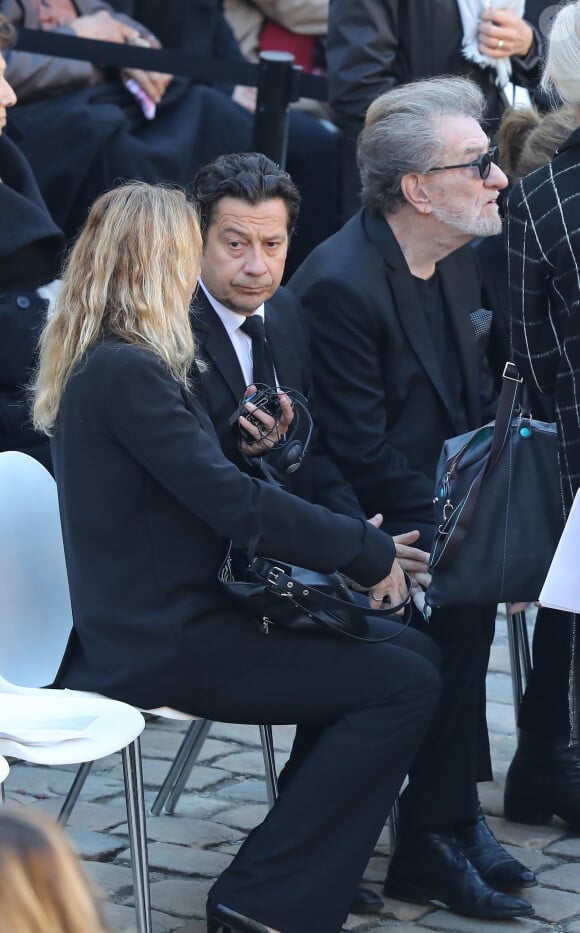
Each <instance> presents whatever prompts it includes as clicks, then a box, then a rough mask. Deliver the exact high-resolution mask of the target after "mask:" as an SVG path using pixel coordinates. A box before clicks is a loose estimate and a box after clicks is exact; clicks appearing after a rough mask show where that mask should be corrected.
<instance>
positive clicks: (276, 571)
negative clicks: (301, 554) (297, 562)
mask: <svg viewBox="0 0 580 933" xmlns="http://www.w3.org/2000/svg"><path fill="white" fill-rule="evenodd" d="M284 573H285V571H284V570H283V569H282V567H270V570H269V571H268V574H267V576H266V579H267V581H268V583H277V582H278V580H279V579H280V577H281V576H283V574H284Z"/></svg>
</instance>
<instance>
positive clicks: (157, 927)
mask: <svg viewBox="0 0 580 933" xmlns="http://www.w3.org/2000/svg"><path fill="white" fill-rule="evenodd" d="M105 917H106V919H107V921H108V924H109V926H110V928H111V930H114V931H115V933H137V924H136V919H135V908H134V907H127V906H125V905H123V904H107V905H106V907H105ZM176 922H177V921H176V919H175V917H172V916H170V914H162V913H160V912H159V911H158V910H152V911H151V924H152V926H153V933H173V930H174V929H175V924H176ZM204 933H205V931H204Z"/></svg>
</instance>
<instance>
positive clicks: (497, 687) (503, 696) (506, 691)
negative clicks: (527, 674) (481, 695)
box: [486, 671, 513, 706]
mask: <svg viewBox="0 0 580 933" xmlns="http://www.w3.org/2000/svg"><path fill="white" fill-rule="evenodd" d="M486 688H487V698H488V700H490V701H492V702H494V703H505V704H506V705H507V706H512V704H513V691H512V678H511V673H509V674H504V673H503V672H502V671H490V672H489V673H488V675H487V678H486Z"/></svg>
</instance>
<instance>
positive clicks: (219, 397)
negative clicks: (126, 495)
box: [191, 288, 364, 517]
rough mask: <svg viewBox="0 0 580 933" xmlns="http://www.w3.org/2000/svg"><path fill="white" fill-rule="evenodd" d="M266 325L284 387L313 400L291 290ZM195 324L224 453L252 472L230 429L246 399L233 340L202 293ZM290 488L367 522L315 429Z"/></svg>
mask: <svg viewBox="0 0 580 933" xmlns="http://www.w3.org/2000/svg"><path fill="white" fill-rule="evenodd" d="M264 321H265V327H266V336H267V340H268V344H269V346H270V348H271V350H272V355H273V358H274V366H275V368H276V375H277V377H278V381H279V383H280V385H282V386H284V387H286V388H291V389H295V390H297V391H298V392H300V393H302V395H304V396H305V397H306V398H307V399H311V397H312V374H311V365H310V347H309V339H308V333H307V330H306V326H305V322H304V316H303V313H302V309H301V307H300V304H299V302H298V301H297V299H296V298H295V296H294V295H293V294H292V293H291V292H289V291H288V289H286V288H279V289H278V290H277V291H276V292H275V294H274V295H273V296H272V298H271V299H270V300H269V301H267V302H266V305H265V313H264ZM191 323H192V328H193V332H194V335H195V338H196V354H197V356H198V357H201V359H203V361H204V362H206V364H207V368H206V369H205V371H204V372H203V373H202V375H201V390H202V395H203V399H204V402H205V405H206V408H207V411H208V413H209V415H210V418H211V419H212V421H213V423H214V426H215V428H216V431H217V434H218V437H219V439H220V444H221V446H222V450H223V451H224V453H225V454H226V456H227V457H228V458H229V459H230V460H232V462H233V463H236V464H237V465H238V466H239V467H240V469H242V470H244V471H245V472H251V467H250V465H249V464H248V461H247V460H246V459H245V458H244V457H242V456H241V455H240V451H239V444H238V438H239V432H238V429H237V427H232V426H231V425H230V418H231V416H232V413H233V412H234V411H235V410H236V408H237V407H238V405H239V404H240V400H241V399H242V397H243V394H244V389H245V384H244V378H243V375H242V371H241V368H240V364H239V362H238V359H237V356H236V353H235V350H234V348H233V346H232V343H231V340H230V338H229V336H228V334H227V332H226V330H225V328H224V326H223V324H222V322H221V320H220V319H219V317H218V315H217V314H216V313H215V311H214V309H213V308H212V306H211V304H210V302H209V301H208V299H207V297H206V295H205V293H204V292H203V290H202V289H201V288H200V289H198V292H197V295H196V297H195V301H194V302H193V304H192V308H191ZM305 428H306V424H305V422H304V419H303V422H302V426H301V427H300V430H299V433H298V435H297V437H296V439H297V440H300V441H304V440H305V439H306V432H305ZM268 461H269V462H271V463H272V465H273V466H276V463H277V456H276V452H275V451H273V452H272V453H271V454H270V455H269V457H268ZM257 471H258V461H256V475H260V474H259V472H257ZM285 488H286V489H288V491H289V492H292V493H294V495H297V496H300V497H301V498H302V499H308V500H309V501H312V502H318V503H320V504H321V505H325V506H327V508H329V509H332V510H333V511H335V512H341V513H343V514H344V515H357V516H361V517H362V516H364V513H363V511H362V509H361V507H360V505H359V502H358V500H357V498H356V496H355V494H354V492H353V490H352V488H351V487H350V486H348V485H347V483H345V481H344V479H343V477H342V475H341V474H340V471H339V470H338V467H336V466H335V465H334V463H333V462H332V461H331V460H330V458H329V457H328V456H327V455H326V453H325V451H324V450H323V449H322V447H321V444H320V438H319V433H318V431H317V429H316V427H314V429H313V432H312V438H311V443H310V445H309V452H308V453H307V455H306V457H305V458H304V460H303V461H302V464H301V466H300V469H299V470H297V471H296V473H293V474H292V475H291V476H289V477H287V479H286V481H285Z"/></svg>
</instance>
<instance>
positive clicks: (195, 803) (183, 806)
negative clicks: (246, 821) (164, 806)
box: [149, 789, 229, 820]
mask: <svg viewBox="0 0 580 933" xmlns="http://www.w3.org/2000/svg"><path fill="white" fill-rule="evenodd" d="M228 806H229V803H228V801H227V800H220V799H219V798H218V797H217V796H216V797H214V796H211V797H210V796H206V795H205V794H201V793H200V792H199V791H194V790H187V789H186V790H185V791H184V792H183V794H182V795H181V797H180V798H179V800H178V802H177V806H176V807H175V811H174V815H175V816H189V817H192V816H194V817H198V818H199V819H205V818H206V817H208V816H210V817H211V816H213V814H214V813H219V811H220V810H225V809H226V808H227V807H228ZM165 816H167V814H165ZM149 819H150V820H156V819H157V817H156V816H151V815H150V816H149Z"/></svg>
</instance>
